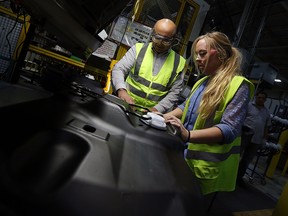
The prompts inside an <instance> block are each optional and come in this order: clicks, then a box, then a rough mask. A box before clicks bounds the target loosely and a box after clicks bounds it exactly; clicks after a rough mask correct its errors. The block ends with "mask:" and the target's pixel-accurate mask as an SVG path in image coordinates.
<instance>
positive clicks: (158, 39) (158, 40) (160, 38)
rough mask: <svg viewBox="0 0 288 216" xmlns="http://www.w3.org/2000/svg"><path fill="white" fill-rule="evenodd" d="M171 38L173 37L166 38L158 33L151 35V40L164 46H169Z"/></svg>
mask: <svg viewBox="0 0 288 216" xmlns="http://www.w3.org/2000/svg"><path fill="white" fill-rule="evenodd" d="M173 40H174V38H168V37H164V36H162V35H158V34H154V35H152V41H153V42H154V43H162V44H163V45H164V46H170V45H171V44H172V42H173Z"/></svg>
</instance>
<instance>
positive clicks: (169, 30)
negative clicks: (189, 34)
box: [154, 18, 177, 38]
mask: <svg viewBox="0 0 288 216" xmlns="http://www.w3.org/2000/svg"><path fill="white" fill-rule="evenodd" d="M176 31H177V26H176V25H175V23H174V22H173V21H172V20H170V19H166V18H164V19H160V20H158V21H157V22H156V23H155V25H154V32H155V33H156V34H160V35H162V36H165V37H168V38H172V37H174V36H175V34H176Z"/></svg>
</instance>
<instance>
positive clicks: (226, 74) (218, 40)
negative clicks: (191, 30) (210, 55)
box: [191, 32, 242, 119]
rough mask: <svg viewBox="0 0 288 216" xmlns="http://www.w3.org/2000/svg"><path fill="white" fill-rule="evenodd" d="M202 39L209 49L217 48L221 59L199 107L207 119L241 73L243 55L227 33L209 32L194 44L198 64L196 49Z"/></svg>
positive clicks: (193, 51)
mask: <svg viewBox="0 0 288 216" xmlns="http://www.w3.org/2000/svg"><path fill="white" fill-rule="evenodd" d="M201 39H204V40H205V41H206V44H207V46H208V47H207V48H208V50H210V49H211V48H213V49H216V50H217V53H218V58H219V60H220V61H221V65H220V66H219V68H218V69H217V71H216V73H215V75H213V76H210V77H209V80H208V83H207V87H206V89H205V91H204V93H203V97H202V100H201V102H200V106H199V109H198V112H199V114H200V116H201V117H202V118H204V119H207V118H208V117H209V116H210V115H212V114H213V113H214V112H215V110H216V108H217V106H218V105H219V103H220V102H221V101H222V100H224V92H225V90H226V89H227V88H228V86H229V83H230V82H231V80H232V79H233V77H234V76H236V75H241V71H240V70H241V69H240V67H241V62H242V55H241V53H240V52H239V51H238V49H236V48H235V47H232V45H231V42H230V40H229V38H228V37H227V35H225V34H224V33H222V32H209V33H206V34H205V35H201V36H199V37H198V38H196V40H195V41H194V43H193V45H192V50H191V53H192V55H193V60H194V62H195V64H196V65H197V63H196V57H195V49H196V44H197V42H198V41H199V40H201Z"/></svg>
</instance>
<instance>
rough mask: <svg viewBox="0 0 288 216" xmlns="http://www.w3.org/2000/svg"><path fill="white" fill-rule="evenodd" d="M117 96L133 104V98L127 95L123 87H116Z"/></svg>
mask: <svg viewBox="0 0 288 216" xmlns="http://www.w3.org/2000/svg"><path fill="white" fill-rule="evenodd" d="M117 96H118V97H119V98H121V99H122V100H124V101H126V102H127V103H129V104H134V100H133V99H132V98H131V97H130V96H129V94H128V93H127V91H126V89H123V88H121V89H118V90H117Z"/></svg>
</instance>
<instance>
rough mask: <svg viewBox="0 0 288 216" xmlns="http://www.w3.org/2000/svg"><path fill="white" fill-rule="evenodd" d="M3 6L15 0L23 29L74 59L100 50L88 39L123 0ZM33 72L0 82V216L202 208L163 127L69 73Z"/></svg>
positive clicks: (134, 214)
mask: <svg viewBox="0 0 288 216" xmlns="http://www.w3.org/2000/svg"><path fill="white" fill-rule="evenodd" d="M11 2H12V3H14V4H16V6H17V4H19V2H20V3H21V4H22V3H23V5H24V6H25V7H26V9H27V10H28V11H29V13H30V14H31V15H32V17H31V22H32V23H33V22H36V21H37V22H40V21H42V22H43V25H45V26H46V27H47V29H51V31H52V29H53V33H57V32H58V34H57V36H58V37H59V38H62V39H64V40H63V41H64V42H66V43H67V46H68V47H70V48H71V49H72V50H73V51H75V50H76V51H77V50H78V51H79V53H82V52H83V51H84V50H86V49H87V47H89V48H91V49H94V48H95V47H97V46H98V45H99V44H101V41H100V40H99V39H98V38H97V33H98V32H99V31H101V30H102V29H103V27H104V26H105V25H106V24H107V23H109V21H111V19H113V18H114V17H115V16H116V15H117V14H119V13H120V12H121V11H122V10H123V9H124V8H125V7H126V6H127V5H129V2H130V1H127V0H126V1H116V0H115V1H112V0H111V1H105V2H104V1H100V2H99V1H93V0H88V1H87V0H86V1H84V0H83V1H76V0H73V1H72V0H69V1H68V0H67V1H66V0H61V1H60V0H53V1H52V0H50V1H34V0H23V1H11ZM16 8H17V7H16ZM92 8H93V10H91V9H92ZM94 9H95V10H94ZM96 9H97V10H96ZM103 11H109V13H104V12H103ZM62 36H63V37H62ZM31 47H32V48H34V49H35V50H36V51H38V52H41V54H45V55H47V56H52V57H54V56H55V55H54V54H51V53H50V52H48V51H46V50H43V49H41V48H39V47H33V46H30V48H31ZM32 48H31V49H32ZM63 59H64V58H63ZM64 60H66V59H64ZM53 64H54V63H53ZM79 65H80V66H81V65H82V63H81V64H80V63H79ZM77 66H78V65H77ZM64 69H65V71H64ZM38 70H39V71H40V70H41V73H42V77H41V78H42V81H41V86H38V85H30V84H29V85H28V84H27V83H25V82H24V83H13V84H12V83H9V82H5V81H0V98H1V100H0V119H1V124H2V127H1V128H2V129H1V145H0V191H1V192H0V215H5V216H14V215H17V216H28V215H29V216H36V215H42V216H44V215H47V216H51V215H53V216H54V215H69V216H90V215H109V216H114V215H117V216H120V215H123V216H124V215H125V216H141V215H145V216H147V215H149V216H154V215H155V216H156V215H157V216H162V215H163V216H170V215H178V216H182V215H183V216H186V215H187V216H188V215H192V214H195V215H201V214H202V213H203V212H205V207H204V205H203V202H202V196H201V194H200V190H199V188H198V184H197V182H196V179H195V178H194V176H193V175H192V172H191V171H190V169H189V167H188V166H187V164H186V162H185V160H184V157H183V148H184V145H183V143H182V142H181V140H180V138H179V137H178V136H177V133H176V131H175V130H174V129H173V128H172V127H169V125H165V124H163V122H162V123H161V122H159V121H161V118H159V117H158V118H157V117H156V120H155V119H154V120H153V115H151V113H150V114H149V113H146V112H139V111H135V107H134V106H131V105H129V104H127V103H125V102H123V101H122V100H120V99H119V98H117V97H115V96H114V95H112V94H105V93H104V92H103V90H102V87H101V86H98V85H97V82H93V81H91V80H89V79H87V78H86V77H83V76H79V74H76V75H75V74H74V73H72V74H70V73H69V67H66V68H63V67H62V68H60V67H58V65H56V64H54V65H52V63H51V67H46V66H45V67H43V65H37V71H38ZM35 71H36V69H35ZM72 71H73V70H72ZM154 117H155V116H154ZM159 119H160V120H159ZM155 125H156V126H155Z"/></svg>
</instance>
